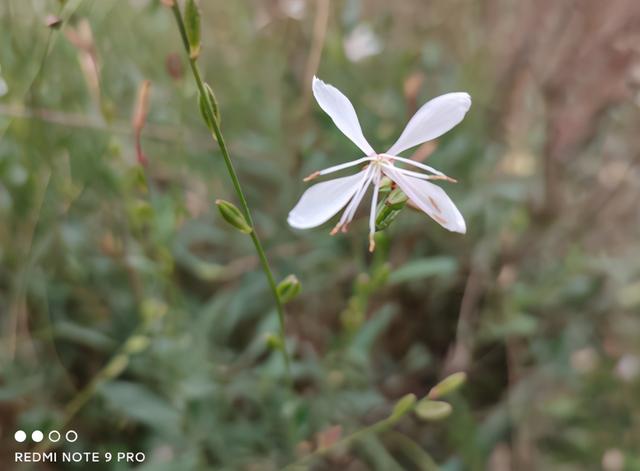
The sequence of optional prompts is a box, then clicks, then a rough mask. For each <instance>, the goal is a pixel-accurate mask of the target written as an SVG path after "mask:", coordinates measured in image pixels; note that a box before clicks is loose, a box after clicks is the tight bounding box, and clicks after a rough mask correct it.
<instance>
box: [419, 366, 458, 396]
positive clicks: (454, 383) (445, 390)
mask: <svg viewBox="0 0 640 471" xmlns="http://www.w3.org/2000/svg"><path fill="white" fill-rule="evenodd" d="M466 381H467V373H465V372H464V371H459V372H458V373H453V374H452V375H449V376H447V377H446V378H445V379H443V380H442V381H440V382H439V383H438V384H436V385H435V386H434V387H433V388H431V391H429V394H427V397H428V398H429V399H438V398H440V397H443V396H446V395H447V394H450V393H452V392H454V391H455V390H457V389H458V388H459V387H460V386H462V385H463V384H464V383H465V382H466Z"/></svg>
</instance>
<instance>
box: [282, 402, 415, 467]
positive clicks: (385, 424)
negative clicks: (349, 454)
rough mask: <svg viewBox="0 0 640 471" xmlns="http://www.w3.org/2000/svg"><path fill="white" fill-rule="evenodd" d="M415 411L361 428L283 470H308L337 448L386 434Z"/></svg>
mask: <svg viewBox="0 0 640 471" xmlns="http://www.w3.org/2000/svg"><path fill="white" fill-rule="evenodd" d="M414 409H415V407H410V408H408V409H407V410H406V411H404V412H403V413H402V414H399V415H392V416H390V417H387V418H385V419H382V420H381V421H379V422H376V423H375V424H373V425H369V426H368V427H364V428H361V429H360V430H357V431H355V432H353V433H352V434H351V435H347V436H346V437H344V438H343V439H342V440H339V441H337V442H335V443H333V444H332V445H330V446H328V447H325V448H319V449H317V450H316V451H314V452H312V453H311V454H309V455H307V456H305V457H304V458H301V459H299V460H298V461H296V462H294V463H291V464H289V465H287V466H285V467H284V468H282V471H287V470H288V471H296V470H299V469H306V468H305V467H306V466H307V465H309V464H311V463H312V462H313V461H314V460H316V459H317V458H320V457H322V456H326V455H327V454H329V453H330V452H331V451H333V450H335V449H336V448H340V447H345V448H349V447H351V445H353V443H355V442H357V441H358V440H362V439H363V438H364V437H366V436H368V435H372V434H378V433H382V432H385V431H387V430H389V429H390V428H391V427H393V426H394V425H395V424H396V423H398V422H399V421H400V419H402V418H403V417H404V416H406V415H407V414H408V413H409V412H412V411H413V410H414Z"/></svg>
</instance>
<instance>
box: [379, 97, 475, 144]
mask: <svg viewBox="0 0 640 471" xmlns="http://www.w3.org/2000/svg"><path fill="white" fill-rule="evenodd" d="M470 107H471V97H470V96H469V94H468V93H462V92H458V93H447V94H445V95H440V96H439V97H436V98H434V99H433V100H430V101H428V102H426V103H425V104H424V105H422V107H421V108H420V109H419V110H418V111H417V112H416V114H414V115H413V118H411V119H410V120H409V122H408V123H407V126H406V127H405V128H404V131H402V134H401V135H400V137H399V138H398V140H397V141H396V143H395V144H394V145H392V146H391V148H390V149H389V150H388V151H387V154H392V155H397V154H399V153H400V152H402V151H405V150H407V149H410V148H411V147H415V146H417V145H418V144H422V143H423V142H426V141H430V140H431V139H435V138H436V137H439V136H442V135H443V134H444V133H445V132H447V131H449V130H450V129H451V128H453V127H454V126H455V125H456V124H458V123H459V122H460V121H462V118H464V115H465V114H466V113H467V111H469V108H470Z"/></svg>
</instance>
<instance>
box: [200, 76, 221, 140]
mask: <svg viewBox="0 0 640 471" xmlns="http://www.w3.org/2000/svg"><path fill="white" fill-rule="evenodd" d="M204 90H205V92H206V94H205V95H203V94H199V96H198V102H199V104H200V113H202V117H203V118H204V122H205V123H207V126H208V127H209V129H211V130H213V125H214V123H213V121H212V120H214V119H215V120H216V121H217V123H218V125H220V111H219V109H218V101H217V100H216V96H215V95H214V94H213V90H211V87H210V86H209V84H207V83H205V84H204Z"/></svg>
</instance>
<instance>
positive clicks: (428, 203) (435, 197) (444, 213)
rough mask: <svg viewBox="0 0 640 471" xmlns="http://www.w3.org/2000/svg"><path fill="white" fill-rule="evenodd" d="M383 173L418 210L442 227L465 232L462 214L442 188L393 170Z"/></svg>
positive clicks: (386, 169) (387, 169)
mask: <svg viewBox="0 0 640 471" xmlns="http://www.w3.org/2000/svg"><path fill="white" fill-rule="evenodd" d="M385 173H386V174H387V175H388V176H389V178H391V179H392V180H393V181H395V182H396V183H397V184H398V186H399V187H400V189H401V190H402V191H404V192H405V193H406V195H407V196H408V197H409V199H411V201H413V202H414V203H415V205H416V206H418V208H420V209H421V210H422V211H424V212H425V213H427V214H428V215H429V216H431V218H433V219H434V220H435V221H436V222H437V223H438V224H440V225H441V226H442V227H444V228H445V229H448V230H450V231H452V232H459V233H461V234H464V233H465V232H467V226H466V224H465V222H464V218H463V217H462V214H460V211H458V208H456V205H455V204H453V201H451V198H449V196H447V194H446V193H445V191H444V190H443V189H442V188H440V187H439V186H437V185H434V184H433V183H430V182H428V181H426V180H420V179H419V178H414V177H409V176H407V175H403V174H401V173H400V172H398V171H397V170H394V169H389V168H385Z"/></svg>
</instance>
